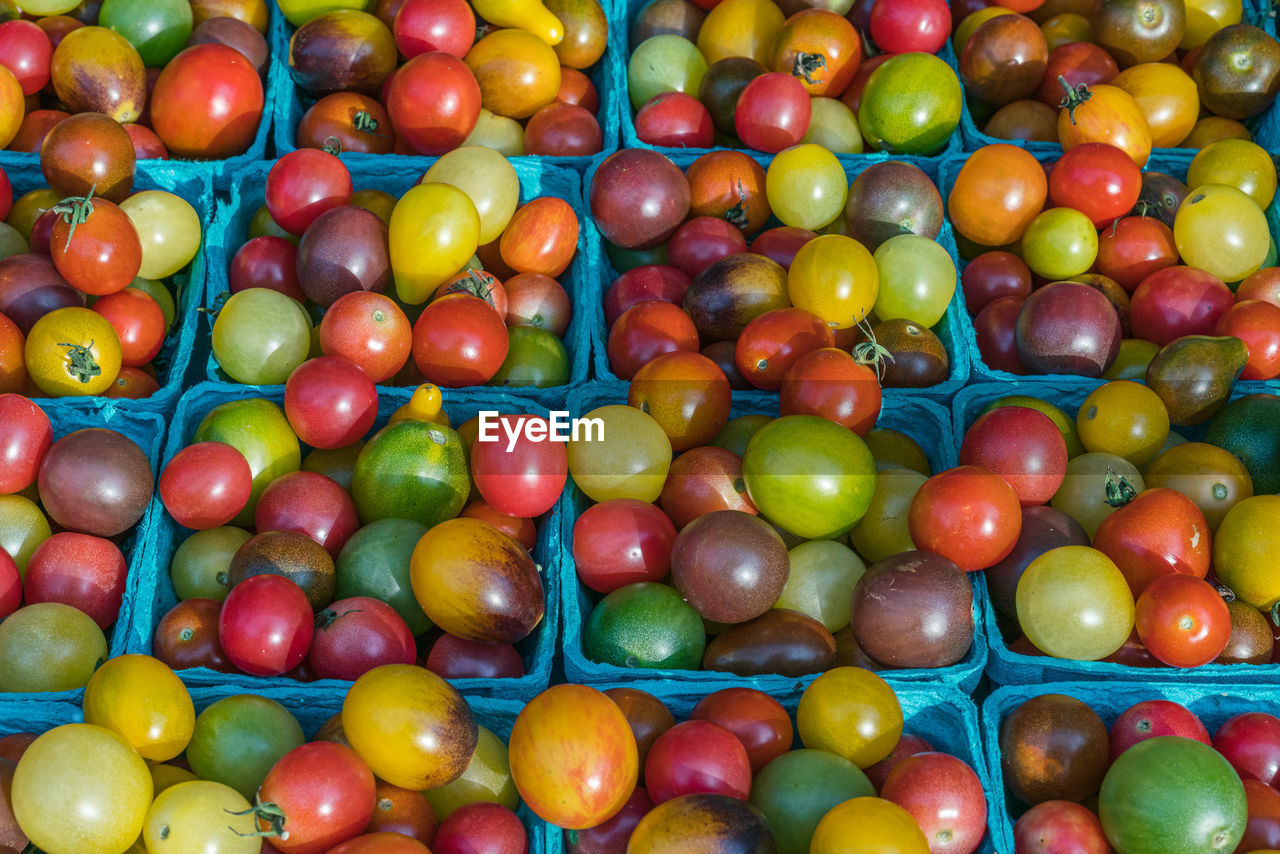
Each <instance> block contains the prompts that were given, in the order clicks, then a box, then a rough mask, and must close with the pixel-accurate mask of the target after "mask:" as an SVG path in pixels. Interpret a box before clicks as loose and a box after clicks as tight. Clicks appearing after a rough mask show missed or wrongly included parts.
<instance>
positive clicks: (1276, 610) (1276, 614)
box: [1271, 602, 1280, 626]
mask: <svg viewBox="0 0 1280 854" xmlns="http://www.w3.org/2000/svg"><path fill="white" fill-rule="evenodd" d="M1271 622H1272V623H1273V624H1274V625H1277V626H1280V602H1277V603H1276V604H1274V605H1272V606H1271Z"/></svg>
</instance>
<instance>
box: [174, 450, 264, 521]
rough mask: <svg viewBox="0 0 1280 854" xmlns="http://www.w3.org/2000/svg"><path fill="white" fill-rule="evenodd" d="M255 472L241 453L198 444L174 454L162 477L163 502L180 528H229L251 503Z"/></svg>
mask: <svg viewBox="0 0 1280 854" xmlns="http://www.w3.org/2000/svg"><path fill="white" fill-rule="evenodd" d="M252 492H253V472H252V471H251V470H250V468H249V462H248V461H247V460H246V459H245V458H244V454H242V453H240V451H239V450H237V449H236V448H233V447H232V446H230V445H228V444H225V443H223V442H197V443H196V444H194V445H189V446H187V447H186V448H183V449H182V450H181V451H179V452H178V453H176V454H174V456H173V458H172V459H170V460H169V462H168V463H166V464H165V467H164V470H163V471H162V472H161V473H160V500H161V501H163V502H164V507H165V509H166V510H168V511H169V515H170V516H172V517H173V518H174V521H176V522H177V523H178V524H179V525H182V526H183V527H184V528H192V529H194V530H197V531H201V530H205V529H207V528H217V527H219V526H220V525H226V524H227V523H229V522H230V521H231V520H232V519H234V518H235V517H236V516H237V515H239V513H240V511H241V510H243V509H244V506H245V505H246V504H248V503H249V496H250V495H251V494H252Z"/></svg>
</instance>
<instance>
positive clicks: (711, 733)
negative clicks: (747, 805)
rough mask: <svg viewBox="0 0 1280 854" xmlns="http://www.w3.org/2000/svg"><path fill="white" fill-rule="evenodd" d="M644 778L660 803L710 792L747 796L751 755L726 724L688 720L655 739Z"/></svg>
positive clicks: (748, 792) (655, 800) (736, 796)
mask: <svg viewBox="0 0 1280 854" xmlns="http://www.w3.org/2000/svg"><path fill="white" fill-rule="evenodd" d="M644 782H645V788H646V789H647V790H648V792H649V797H650V798H652V799H653V802H654V804H655V805H656V804H661V803H663V802H664V801H669V800H671V799H672V798H678V797H680V796H681V795H696V794H704V793H709V794H717V795H727V796H729V797H731V798H737V799H738V800H743V801H745V800H746V799H747V795H748V794H750V792H751V760H750V759H749V758H748V756H747V749H746V748H745V747H743V746H742V742H741V741H739V740H738V737H737V736H736V735H734V734H733V733H732V732H730V731H729V730H727V729H725V728H724V727H722V726H720V725H718V724H713V723H711V722H710V721H702V720H690V721H685V722H684V723H680V724H676V725H675V726H673V727H672V728H671V729H669V730H667V731H666V732H664V733H663V734H662V735H660V736H658V738H657V740H656V741H654V743H653V747H651V748H650V749H649V756H648V757H647V758H646V759H645V762H644Z"/></svg>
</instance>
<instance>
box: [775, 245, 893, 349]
mask: <svg viewBox="0 0 1280 854" xmlns="http://www.w3.org/2000/svg"><path fill="white" fill-rule="evenodd" d="M787 293H788V295H789V296H790V298H791V304H792V305H794V306H795V307H796V308H803V309H805V310H807V311H811V312H813V313H814V314H816V315H817V316H818V317H821V318H822V319H823V320H825V321H826V322H827V323H828V324H830V325H831V326H832V327H834V328H836V329H848V328H849V327H850V326H854V325H856V324H858V323H861V322H863V321H864V320H866V318H867V315H869V314H871V309H872V308H873V307H874V306H875V304H876V298H877V297H879V296H880V273H879V271H878V269H877V268H876V261H875V258H873V257H872V255H871V253H870V252H868V251H867V248H866V247H865V246H863V245H862V244H861V243H859V242H858V241H856V240H854V239H853V238H852V237H845V236H844V235H841V234H827V235H823V236H822V237H819V238H816V239H814V240H810V241H809V242H808V243H806V244H805V245H804V246H802V247H800V251H799V252H797V253H796V257H795V258H794V259H793V260H792V261H791V267H790V269H788V271H787Z"/></svg>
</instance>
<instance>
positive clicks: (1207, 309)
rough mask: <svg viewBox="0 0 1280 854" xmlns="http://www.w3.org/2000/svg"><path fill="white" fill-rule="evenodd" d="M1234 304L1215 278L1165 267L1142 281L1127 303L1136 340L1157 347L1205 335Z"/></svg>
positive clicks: (1227, 289) (1189, 270)
mask: <svg viewBox="0 0 1280 854" xmlns="http://www.w3.org/2000/svg"><path fill="white" fill-rule="evenodd" d="M1234 302H1235V297H1234V296H1233V295H1232V293H1231V289H1230V288H1228V287H1227V286H1226V285H1225V284H1223V282H1222V280H1221V279H1219V278H1218V277H1216V276H1214V275H1212V274H1211V273H1208V272H1206V271H1204V270H1200V269H1196V268H1195V267H1183V266H1177V267H1165V268H1164V269H1161V270H1157V271H1156V272H1154V273H1152V274H1151V275H1149V276H1147V277H1146V278H1145V279H1143V280H1142V282H1141V284H1139V285H1138V287H1137V288H1136V289H1135V290H1134V292H1133V298H1132V299H1131V300H1130V302H1129V326H1130V328H1131V329H1132V330H1133V335H1134V337H1136V338H1145V339H1146V340H1148V341H1153V342H1155V343H1156V344H1159V345H1160V346H1162V347H1163V346H1164V345H1165V344H1168V343H1169V342H1170V341H1173V340H1174V339H1177V338H1181V337H1183V336H1184V335H1209V334H1211V333H1212V332H1213V329H1214V327H1215V326H1216V325H1217V323H1218V321H1219V319H1220V318H1221V317H1222V316H1223V315H1224V314H1226V312H1227V309H1229V308H1230V307H1231V306H1232V304H1233V303H1234Z"/></svg>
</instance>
